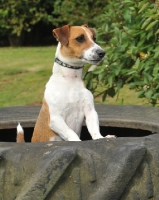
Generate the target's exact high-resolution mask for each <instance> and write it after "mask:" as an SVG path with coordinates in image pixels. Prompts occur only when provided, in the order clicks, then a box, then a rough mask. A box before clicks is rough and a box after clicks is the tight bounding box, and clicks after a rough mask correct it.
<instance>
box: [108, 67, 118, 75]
mask: <svg viewBox="0 0 159 200" xmlns="http://www.w3.org/2000/svg"><path fill="white" fill-rule="evenodd" d="M110 69H111V70H112V71H113V73H114V74H115V75H116V76H117V75H118V74H119V72H120V68H119V67H117V66H114V65H111V66H110Z"/></svg>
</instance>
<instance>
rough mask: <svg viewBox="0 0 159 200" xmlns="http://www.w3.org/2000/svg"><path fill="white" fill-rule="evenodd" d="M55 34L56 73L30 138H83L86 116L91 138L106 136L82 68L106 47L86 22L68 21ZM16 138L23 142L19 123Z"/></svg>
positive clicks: (98, 58) (100, 57)
mask: <svg viewBox="0 0 159 200" xmlns="http://www.w3.org/2000/svg"><path fill="white" fill-rule="evenodd" d="M53 36H54V37H55V38H56V40H57V41H58V46H57V50H56V53H55V62H54V65H53V75H52V76H51V77H50V80H49V81H48V83H47V84H46V88H45V92H44V98H43V104H42V108H41V110H40V113H39V116H38V118H37V121H36V124H35V128H34V132H33V136H32V139H31V142H48V141H81V140H80V133H81V128H82V124H83V121H84V119H85V122H86V126H87V128H88V131H89V133H90V135H91V137H92V139H93V140H96V139H100V138H103V136H102V135H101V134H100V131H99V120H98V115H97V112H96V111H95V108H94V99H93V95H92V93H91V92H90V91H89V90H87V89H86V87H85V85H84V83H83V80H82V72H83V67H84V64H86V63H89V64H93V65H96V64H98V63H99V62H101V61H102V60H103V59H104V56H105V51H104V50H103V49H102V48H101V47H100V46H99V45H97V44H96V41H95V39H96V35H95V31H94V29H92V28H89V27H88V26H87V25H82V26H70V25H65V26H63V27H61V28H56V29H54V30H53ZM106 137H107V138H114V137H115V136H114V135H107V136H106ZM17 142H24V131H23V129H22V127H21V125H20V124H19V125H18V127H17Z"/></svg>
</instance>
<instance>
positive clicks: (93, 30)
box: [82, 24, 96, 37]
mask: <svg viewBox="0 0 159 200" xmlns="http://www.w3.org/2000/svg"><path fill="white" fill-rule="evenodd" d="M82 26H84V27H86V28H88V29H89V30H90V31H91V32H92V34H93V37H95V36H96V31H95V29H93V28H89V27H88V25H87V24H84V25H82Z"/></svg>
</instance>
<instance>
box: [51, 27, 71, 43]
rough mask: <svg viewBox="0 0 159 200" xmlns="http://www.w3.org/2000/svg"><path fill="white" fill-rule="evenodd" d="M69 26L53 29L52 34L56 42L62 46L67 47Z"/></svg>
mask: <svg viewBox="0 0 159 200" xmlns="http://www.w3.org/2000/svg"><path fill="white" fill-rule="evenodd" d="M70 27H71V26H70V25H69V24H68V25H65V26H63V27H61V28H56V29H54V30H53V31H52V32H53V36H54V37H55V38H56V39H57V41H59V42H60V43H61V44H62V45H67V44H68V40H69V37H70Z"/></svg>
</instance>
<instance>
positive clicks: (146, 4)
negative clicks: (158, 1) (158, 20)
mask: <svg viewBox="0 0 159 200" xmlns="http://www.w3.org/2000/svg"><path fill="white" fill-rule="evenodd" d="M148 5H149V2H147V3H145V4H144V5H143V6H142V7H141V9H140V10H139V12H138V13H141V12H142V11H143V10H145V8H146V7H147V6H148Z"/></svg>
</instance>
